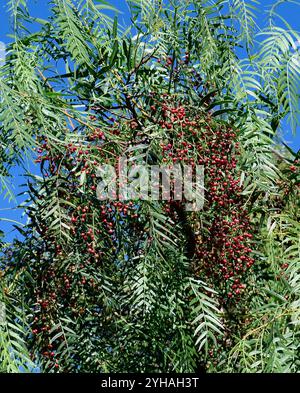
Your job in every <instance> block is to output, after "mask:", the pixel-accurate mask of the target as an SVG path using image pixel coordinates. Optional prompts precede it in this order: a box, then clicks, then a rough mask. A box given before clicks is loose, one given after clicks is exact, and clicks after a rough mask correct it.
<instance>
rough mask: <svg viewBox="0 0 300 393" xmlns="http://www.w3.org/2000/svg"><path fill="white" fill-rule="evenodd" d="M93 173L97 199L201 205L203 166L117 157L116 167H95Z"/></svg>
mask: <svg viewBox="0 0 300 393" xmlns="http://www.w3.org/2000/svg"><path fill="white" fill-rule="evenodd" d="M96 175H97V177H98V179H99V182H98V185H97V189H96V193H97V198H98V199H99V200H101V201H105V200H111V201H112V200H119V201H127V200H151V201H158V200H162V201H183V202H184V203H185V207H186V210H187V211H199V210H201V209H202V208H203V204H204V166H203V165H180V164H174V165H148V164H147V163H145V162H143V163H139V164H136V163H133V160H132V159H130V158H127V157H126V156H121V157H119V158H118V162H117V165H116V166H113V165H109V164H105V165H101V166H99V167H98V168H97V171H96Z"/></svg>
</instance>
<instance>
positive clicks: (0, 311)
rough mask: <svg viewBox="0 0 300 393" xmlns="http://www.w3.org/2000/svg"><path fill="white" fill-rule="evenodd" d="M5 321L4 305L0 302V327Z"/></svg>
mask: <svg viewBox="0 0 300 393" xmlns="http://www.w3.org/2000/svg"><path fill="white" fill-rule="evenodd" d="M5 321H6V308H5V303H3V302H1V301H0V325H3V324H4V323H5Z"/></svg>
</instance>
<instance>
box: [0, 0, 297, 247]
mask: <svg viewBox="0 0 300 393" xmlns="http://www.w3.org/2000/svg"><path fill="white" fill-rule="evenodd" d="M107 2H108V3H109V4H111V5H113V6H115V7H116V8H118V9H119V10H120V11H121V12H122V13H121V14H120V15H119V20H120V22H121V23H122V22H123V24H126V25H128V24H129V23H130V19H129V13H128V6H127V4H126V2H125V0H107ZM5 3H7V2H1V4H0V26H1V27H0V61H1V58H2V57H3V56H2V55H3V44H7V43H8V42H9V41H10V40H11V39H10V37H9V36H8V35H9V34H10V33H11V26H10V20H9V18H8V14H7V12H6V4H5ZM274 3H276V1H274V0H261V5H258V8H259V10H258V13H257V15H259V19H258V24H259V25H260V26H262V25H263V24H264V23H265V22H266V18H267V16H266V13H264V10H267V9H268V8H269V7H270V6H271V5H273V4H274ZM28 4H29V9H30V13H31V15H33V16H36V17H40V18H44V19H46V18H47V16H48V14H49V11H48V9H49V6H48V5H47V4H48V1H47V0H28ZM299 5H300V0H299ZM299 5H297V4H293V3H289V4H287V2H285V1H283V4H282V5H280V6H279V7H278V8H277V11H278V13H279V14H280V15H281V16H282V17H283V18H284V19H285V20H287V21H288V23H289V24H290V25H291V27H292V28H293V29H295V30H299V31H300V18H299V15H300V6H299ZM285 128H286V130H285V131H284V138H285V141H286V142H287V143H288V144H289V145H290V146H291V147H292V148H293V149H294V150H298V149H300V128H299V129H298V132H297V135H296V136H293V135H292V134H291V132H290V130H289V127H288V125H286V127H285ZM28 165H29V164H28ZM30 169H32V167H31V168H30ZM36 169H37V168H36ZM23 183H24V178H22V177H21V176H20V170H18V169H16V170H15V171H14V187H15V191H17V192H20V190H21V189H20V187H19V186H20V184H23ZM20 200H21V199H20V198H19V199H18V201H19V202H20ZM14 205H15V203H9V202H8V201H7V200H4V199H3V198H2V197H1V196H0V218H4V217H5V218H8V219H10V220H16V221H22V222H24V218H22V217H21V211H19V210H7V209H10V208H13V207H14ZM0 229H1V230H3V231H4V232H6V233H7V232H8V233H7V236H6V239H7V241H10V240H11V239H12V238H13V237H14V236H15V235H16V231H14V232H11V230H12V229H13V227H12V223H10V222H6V221H0Z"/></svg>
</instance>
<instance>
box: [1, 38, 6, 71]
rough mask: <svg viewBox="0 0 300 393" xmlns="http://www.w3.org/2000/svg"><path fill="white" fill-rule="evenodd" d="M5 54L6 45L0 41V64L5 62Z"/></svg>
mask: <svg viewBox="0 0 300 393" xmlns="http://www.w3.org/2000/svg"><path fill="white" fill-rule="evenodd" d="M5 56H6V45H5V44H4V42H2V41H0V66H2V65H3V64H4V63H5Z"/></svg>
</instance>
